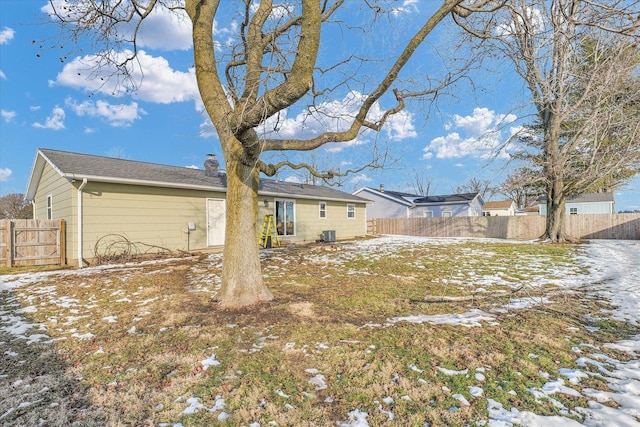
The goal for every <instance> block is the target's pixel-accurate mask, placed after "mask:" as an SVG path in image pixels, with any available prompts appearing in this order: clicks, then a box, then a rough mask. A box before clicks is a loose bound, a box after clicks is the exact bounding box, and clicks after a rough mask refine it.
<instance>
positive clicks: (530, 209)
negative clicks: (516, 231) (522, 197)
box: [516, 205, 540, 215]
mask: <svg viewBox="0 0 640 427" xmlns="http://www.w3.org/2000/svg"><path fill="white" fill-rule="evenodd" d="M539 212H540V207H539V206H538V205H535V206H527V207H526V208H524V209H519V210H517V211H516V215H540V213H539Z"/></svg>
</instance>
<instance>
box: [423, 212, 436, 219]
mask: <svg viewBox="0 0 640 427" xmlns="http://www.w3.org/2000/svg"><path fill="white" fill-rule="evenodd" d="M422 217H423V218H433V211H424V212H422Z"/></svg>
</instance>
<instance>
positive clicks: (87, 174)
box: [26, 148, 369, 203]
mask: <svg viewBox="0 0 640 427" xmlns="http://www.w3.org/2000/svg"><path fill="white" fill-rule="evenodd" d="M45 163H49V164H50V165H51V167H52V168H53V169H55V170H56V171H57V172H58V173H59V174H60V175H61V176H63V177H65V178H67V179H76V180H82V179H85V178H86V179H87V180H88V181H96V182H110V183H117V184H130V185H142V186H153V187H170V188H184V189H194V190H208V191H222V192H226V188H227V179H226V175H225V174H224V173H221V174H219V176H215V177H212V176H207V175H206V174H205V171H204V170H202V169H192V168H186V167H178V166H169V165H161V164H157V163H147V162H139V161H134V160H125V159H116V158H112V157H103V156H94V155H90V154H80V153H72V152H68V151H60V150H52V149H47V148H41V149H39V150H38V153H37V154H36V159H35V162H34V165H33V169H32V171H31V177H30V179H29V185H28V188H27V194H26V199H27V200H32V199H33V197H34V196H35V191H36V189H37V186H38V183H39V181H40V176H41V175H42V170H43V168H44V165H45ZM258 194H260V195H270V196H284V197H293V198H309V199H319V200H336V201H347V202H359V203H367V202H369V200H366V199H363V198H362V197H358V196H354V195H351V194H349V193H345V192H343V191H340V190H336V189H335V188H331V187H323V186H319V185H309V184H301V183H293V182H283V181H275V180H270V179H261V180H260V184H259V189H258Z"/></svg>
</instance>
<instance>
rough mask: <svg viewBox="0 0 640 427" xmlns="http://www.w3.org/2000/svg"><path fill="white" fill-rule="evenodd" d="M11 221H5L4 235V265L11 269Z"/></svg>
mask: <svg viewBox="0 0 640 427" xmlns="http://www.w3.org/2000/svg"><path fill="white" fill-rule="evenodd" d="M12 242H13V221H12V220H8V221H7V229H6V230H5V233H4V244H5V248H6V251H7V257H6V261H5V264H6V266H7V267H9V268H11V267H13V243H12Z"/></svg>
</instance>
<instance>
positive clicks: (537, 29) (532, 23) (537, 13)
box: [495, 6, 546, 37]
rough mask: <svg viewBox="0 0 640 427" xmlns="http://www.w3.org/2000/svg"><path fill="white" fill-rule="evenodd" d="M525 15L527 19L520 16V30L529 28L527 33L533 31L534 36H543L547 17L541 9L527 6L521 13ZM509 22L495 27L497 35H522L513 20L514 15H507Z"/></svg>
mask: <svg viewBox="0 0 640 427" xmlns="http://www.w3.org/2000/svg"><path fill="white" fill-rule="evenodd" d="M520 12H523V13H524V17H525V19H523V18H522V16H521V15H518V21H519V24H520V25H518V28H522V27H523V26H524V27H526V28H527V31H532V32H533V33H534V34H536V35H538V34H542V33H543V32H544V31H545V21H546V19H545V17H544V16H543V14H542V10H541V9H540V8H537V7H534V6H525V7H524V10H522V11H520ZM505 16H507V17H508V19H509V21H507V22H502V23H499V24H497V25H496V26H495V33H496V35H497V36H501V37H504V36H514V35H516V34H518V33H522V31H524V30H521V29H518V28H516V26H515V23H514V21H513V20H511V18H512V14H507V15H505Z"/></svg>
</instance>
